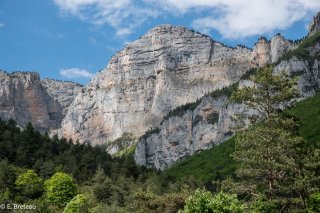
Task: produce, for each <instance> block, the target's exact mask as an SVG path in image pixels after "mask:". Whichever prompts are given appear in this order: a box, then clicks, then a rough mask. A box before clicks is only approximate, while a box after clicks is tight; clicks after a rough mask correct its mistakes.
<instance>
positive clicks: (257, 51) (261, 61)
mask: <svg viewBox="0 0 320 213" xmlns="http://www.w3.org/2000/svg"><path fill="white" fill-rule="evenodd" d="M270 51H271V47H270V42H269V41H268V40H267V39H266V38H265V37H260V38H259V39H258V42H257V43H256V44H255V45H254V48H253V53H252V62H253V63H255V64H256V65H257V66H259V67H263V66H265V65H266V64H268V63H270V62H271V56H270Z"/></svg>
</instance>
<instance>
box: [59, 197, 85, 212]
mask: <svg viewBox="0 0 320 213" xmlns="http://www.w3.org/2000/svg"><path fill="white" fill-rule="evenodd" d="M76 212H79V213H87V212H89V204H88V199H87V198H86V196H85V195H83V194H78V195H77V196H75V197H74V198H72V200H71V201H70V202H69V203H68V204H67V206H66V207H65V208H64V211H63V213H76Z"/></svg>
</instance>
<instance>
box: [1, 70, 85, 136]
mask: <svg viewBox="0 0 320 213" xmlns="http://www.w3.org/2000/svg"><path fill="white" fill-rule="evenodd" d="M81 88H82V86H81V85H80V84H77V83H73V82H63V81H56V80H51V79H45V80H40V76H39V74H38V73H36V72H14V73H11V74H10V73H7V72H4V71H0V118H1V119H4V120H8V119H14V120H16V121H17V123H18V124H19V125H20V126H21V127H25V126H26V124H27V123H28V122H32V124H33V125H34V126H35V127H36V128H37V129H38V130H40V131H41V132H49V131H52V132H54V131H57V130H58V129H59V128H60V126H61V122H62V119H63V117H64V116H65V114H66V112H67V110H68V107H69V105H70V104H71V102H72V101H73V99H74V96H75V95H76V94H77V93H78V92H79V90H81Z"/></svg>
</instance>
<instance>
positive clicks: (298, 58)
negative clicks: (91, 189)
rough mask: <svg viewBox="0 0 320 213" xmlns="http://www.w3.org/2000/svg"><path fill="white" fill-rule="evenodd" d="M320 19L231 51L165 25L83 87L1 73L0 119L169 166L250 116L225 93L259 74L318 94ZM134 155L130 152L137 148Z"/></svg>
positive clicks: (217, 141)
mask: <svg viewBox="0 0 320 213" xmlns="http://www.w3.org/2000/svg"><path fill="white" fill-rule="evenodd" d="M319 19H320V14H317V16H316V17H315V18H314V19H313V21H312V23H311V25H310V31H309V34H308V37H307V38H306V39H305V40H302V41H296V42H293V41H290V40H286V39H285V38H284V37H283V36H281V35H280V34H277V35H275V36H274V37H273V38H272V39H271V40H270V41H268V40H267V39H266V38H263V37H261V38H260V39H259V40H258V41H257V43H256V44H255V45H254V47H253V49H249V48H246V47H244V46H242V45H238V46H236V47H228V46H226V45H224V44H222V43H219V42H217V41H214V40H213V39H211V38H210V37H209V36H207V35H204V34H201V33H199V32H195V31H194V30H190V29H187V28H184V27H181V26H172V25H160V26H157V27H155V28H153V29H151V30H150V31H149V32H147V33H146V34H145V35H143V36H142V37H141V38H139V39H138V40H136V41H134V42H133V43H131V44H129V45H127V46H126V47H125V48H124V49H122V50H121V51H119V52H117V53H116V54H115V55H114V56H113V57H112V58H111V59H110V61H109V63H108V65H107V67H106V68H105V69H104V70H102V71H101V72H99V73H98V74H97V75H95V76H94V77H93V78H92V79H91V81H90V82H89V84H88V85H87V86H85V87H82V86H81V85H79V84H75V83H72V82H61V81H56V80H51V79H45V80H40V77H39V75H38V74H37V73H30V72H16V73H12V74H9V73H6V72H3V71H2V72H0V75H1V84H0V106H1V108H0V118H2V119H10V118H12V119H15V120H17V122H18V124H19V125H20V126H22V127H24V126H25V125H26V123H27V122H29V121H31V122H32V123H33V124H34V126H35V127H36V128H37V129H39V130H41V131H42V132H44V131H50V132H51V133H59V134H60V136H64V137H66V138H72V139H73V140H74V141H76V140H78V141H79V142H81V143H83V142H89V143H91V144H94V145H95V144H106V143H107V145H108V151H109V152H110V153H115V152H118V151H123V150H125V149H126V148H127V147H128V146H131V145H132V144H137V148H136V150H135V160H136V162H137V163H138V164H140V165H146V166H148V167H154V168H157V169H165V168H168V167H169V166H171V165H172V164H173V163H175V162H176V161H178V160H180V159H183V158H185V157H187V156H190V155H193V154H194V153H197V152H199V151H201V150H204V149H208V148H210V147H212V146H213V145H215V144H220V143H221V142H223V141H225V140H226V139H228V138H229V137H230V136H232V134H233V132H232V131H231V127H232V125H233V122H232V116H233V115H234V114H235V113H238V112H239V111H241V110H243V107H242V106H239V105H235V104H230V103H229V100H228V96H229V95H230V93H231V92H232V89H233V88H234V87H235V86H237V85H238V84H239V85H240V86H242V85H247V84H250V81H248V80H246V79H247V76H248V75H249V74H250V73H252V72H254V70H255V69H257V68H259V67H263V66H266V65H270V64H273V65H275V68H274V72H281V71H282V70H286V71H287V72H288V73H289V74H290V75H292V76H300V77H299V86H300V88H301V93H302V95H303V97H302V98H305V97H309V96H312V95H314V94H315V91H316V90H317V89H318V88H319V85H320V84H319V83H320V81H319V76H320V73H319V49H320V45H319V33H318V31H319V24H320V21H319ZM131 149H133V146H131Z"/></svg>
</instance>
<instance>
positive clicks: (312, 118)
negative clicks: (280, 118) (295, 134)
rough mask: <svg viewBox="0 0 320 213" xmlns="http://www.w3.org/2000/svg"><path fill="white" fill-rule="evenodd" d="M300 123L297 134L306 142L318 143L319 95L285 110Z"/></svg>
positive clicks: (319, 135) (319, 127) (319, 140)
mask: <svg viewBox="0 0 320 213" xmlns="http://www.w3.org/2000/svg"><path fill="white" fill-rule="evenodd" d="M286 112H287V113H289V114H290V115H293V116H294V117H295V118H297V119H298V120H299V121H300V128H299V133H300V135H301V136H302V137H303V138H304V139H306V140H307V141H308V142H310V143H312V144H314V143H317V142H318V143H319V142H320V93H317V94H316V95H315V96H314V97H311V98H308V99H306V100H303V101H301V102H299V103H297V104H296V105H295V106H294V107H293V108H291V109H288V110H286Z"/></svg>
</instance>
